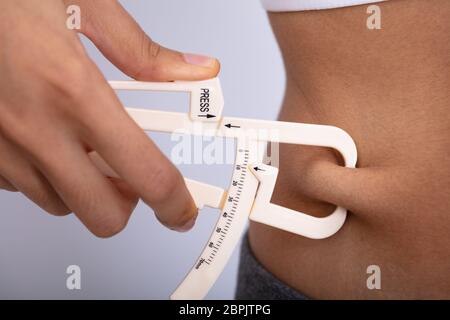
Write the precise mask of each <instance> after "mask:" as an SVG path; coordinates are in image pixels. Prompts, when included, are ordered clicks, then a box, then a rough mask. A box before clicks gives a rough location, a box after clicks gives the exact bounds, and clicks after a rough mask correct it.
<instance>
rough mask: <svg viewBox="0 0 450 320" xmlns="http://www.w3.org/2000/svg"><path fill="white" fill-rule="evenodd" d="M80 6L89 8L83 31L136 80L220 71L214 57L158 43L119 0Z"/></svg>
mask: <svg viewBox="0 0 450 320" xmlns="http://www.w3.org/2000/svg"><path fill="white" fill-rule="evenodd" d="M80 5H81V6H83V7H82V9H81V10H82V12H83V9H84V10H86V11H87V15H86V17H85V19H84V21H82V24H81V28H82V29H81V32H82V33H83V34H84V35H85V36H87V37H88V38H89V39H90V40H91V41H92V42H93V43H94V44H95V45H96V46H97V48H98V49H99V50H100V51H101V52H102V53H103V55H104V56H105V57H106V58H107V59H108V60H110V61H111V62H112V63H113V64H114V65H115V66H116V67H118V68H119V69H120V70H121V71H123V72H124V73H126V74H127V75H128V76H130V77H132V78H134V79H138V80H146V81H172V80H203V79H209V78H213V77H215V76H216V75H217V74H218V72H219V70H220V64H219V62H218V61H217V60H216V59H214V58H210V57H206V56H202V55H195V54H186V53H180V52H177V51H174V50H171V49H168V48H164V47H162V46H160V45H159V44H158V43H156V42H154V41H153V40H152V39H150V37H148V36H147V35H146V34H145V32H144V31H143V30H142V29H141V28H140V26H139V25H138V24H137V23H136V21H135V20H134V19H133V18H132V17H131V16H130V15H129V14H128V12H126V10H125V9H124V8H123V7H122V6H121V5H120V3H119V2H117V1H80Z"/></svg>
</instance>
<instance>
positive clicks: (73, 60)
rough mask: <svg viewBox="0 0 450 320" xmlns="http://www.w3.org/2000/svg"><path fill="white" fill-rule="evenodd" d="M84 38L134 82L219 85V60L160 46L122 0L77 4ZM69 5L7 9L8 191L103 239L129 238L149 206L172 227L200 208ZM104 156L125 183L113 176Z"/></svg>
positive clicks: (2, 100)
mask: <svg viewBox="0 0 450 320" xmlns="http://www.w3.org/2000/svg"><path fill="white" fill-rule="evenodd" d="M70 4H77V5H79V6H80V8H81V30H80V31H81V32H82V33H83V34H85V35H86V36H87V37H88V38H89V39H91V40H92V41H93V42H94V44H95V45H96V46H97V47H98V48H99V49H100V50H101V51H102V52H103V54H104V55H105V56H106V57H107V58H108V59H109V60H110V61H111V62H112V63H114V64H115V65H116V66H117V67H118V68H120V69H121V70H122V71H124V72H125V73H126V74H128V75H129V76H131V77H133V78H136V79H139V80H148V81H169V80H200V79H206V78H211V77H214V76H215V75H216V74H217V73H218V71H219V64H218V62H217V60H215V59H210V58H207V57H203V56H195V55H184V54H181V53H178V52H175V51H172V50H169V49H166V48H163V47H161V46H159V45H158V44H156V43H155V42H153V41H152V40H151V39H150V38H149V37H147V36H146V35H145V33H144V32H143V31H142V30H141V29H140V27H139V26H138V25H137V23H136V22H135V21H134V20H133V19H132V18H131V17H130V16H129V15H128V14H127V12H126V11H125V10H124V9H123V8H122V7H121V6H120V4H119V3H118V2H116V1H104V0H96V1H87V0H79V1H70ZM66 5H69V3H67V4H65V3H64V1H61V0H53V1H52V0H44V1H29V0H15V1H11V0H0V27H1V30H2V32H1V33H0V188H2V189H6V190H10V191H20V192H22V193H23V194H25V195H26V196H27V197H28V198H29V199H31V200H32V201H33V202H35V203H36V204H38V205H39V206H40V207H42V208H43V209H44V210H46V211H48V212H49V213H52V214H55V215H65V214H68V213H69V212H74V213H75V214H76V215H77V217H78V218H79V219H80V220H81V221H82V222H83V223H84V224H85V225H86V227H87V228H88V229H89V230H91V231H92V232H93V233H94V234H95V235H97V236H100V237H108V236H112V235H114V234H115V233H117V232H119V231H120V230H122V229H123V228H124V227H125V225H126V224H127V221H128V219H129V216H130V214H131V212H132V210H133V209H134V207H135V205H136V203H137V199H138V198H142V199H143V200H144V201H145V202H146V203H147V204H148V205H150V206H151V207H152V208H153V209H154V210H155V212H156V214H157V217H158V219H159V220H160V221H161V222H162V223H163V224H165V225H166V226H168V227H170V228H174V229H177V230H187V229H189V228H190V227H192V226H193V224H194V221H195V217H196V215H197V209H196V207H195V205H194V203H193V200H192V198H191V196H190V194H189V192H188V190H187V189H186V186H185V184H184V180H183V178H182V176H181V174H180V173H179V172H178V171H177V170H176V168H175V167H174V166H173V165H172V164H171V163H170V162H169V161H168V159H167V158H166V157H165V156H164V155H163V154H162V153H161V152H160V151H159V150H158V148H157V147H156V146H155V145H154V144H153V143H152V141H151V140H149V138H148V137H147V135H146V134H145V133H144V132H143V131H142V130H141V129H140V128H139V127H138V126H137V125H136V124H135V123H134V121H133V120H132V119H131V118H130V117H129V116H128V114H127V113H126V111H125V110H124V108H123V106H122V105H121V103H120V102H119V100H118V99H117V97H116V95H115V94H114V91H113V90H112V89H111V88H110V86H109V85H108V83H107V82H106V80H105V79H104V77H103V76H102V74H101V73H100V72H99V70H98V69H97V67H96V66H95V65H94V63H93V62H92V61H91V60H90V59H89V58H88V57H87V55H86V53H85V51H84V48H83V46H82V44H81V42H80V40H79V39H78V37H77V35H76V33H75V32H74V31H72V30H68V29H67V27H66V19H67V15H66ZM91 151H96V152H97V153H98V154H99V155H100V156H101V157H102V158H103V159H104V160H105V161H106V162H107V164H108V165H109V166H111V167H112V168H113V169H114V170H115V171H116V172H117V173H118V174H119V176H120V177H122V179H114V178H109V177H106V176H105V175H103V174H102V173H101V172H100V171H99V170H98V169H97V167H96V166H95V165H94V164H93V163H92V161H91V159H90V158H89V156H88V153H89V152H91Z"/></svg>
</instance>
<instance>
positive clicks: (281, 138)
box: [110, 78, 357, 299]
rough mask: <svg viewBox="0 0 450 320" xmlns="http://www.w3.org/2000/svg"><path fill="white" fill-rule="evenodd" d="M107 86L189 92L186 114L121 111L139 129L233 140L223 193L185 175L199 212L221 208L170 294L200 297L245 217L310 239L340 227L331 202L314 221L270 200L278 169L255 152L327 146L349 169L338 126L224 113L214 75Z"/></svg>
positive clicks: (349, 145) (345, 140)
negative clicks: (329, 209) (286, 145)
mask: <svg viewBox="0 0 450 320" xmlns="http://www.w3.org/2000/svg"><path fill="white" fill-rule="evenodd" d="M110 85H111V86H112V88H113V89H116V90H143V91H169V92H175V91H180V92H188V93H189V94H190V111H189V113H180V112H167V111H160V110H147V109H134V108H127V111H128V113H129V114H130V116H131V117H132V118H133V119H134V120H135V121H136V123H137V124H138V125H139V126H140V127H141V128H142V129H143V130H145V131H159V132H168V133H182V134H191V135H201V136H208V137H223V138H235V140H236V144H235V145H236V153H235V154H236V158H235V164H234V170H233V174H232V178H231V182H230V186H229V188H228V190H224V189H222V188H219V187H217V186H213V185H209V184H205V183H202V182H198V181H194V180H190V179H186V178H185V181H186V185H187V187H188V189H189V191H190V193H191V195H192V197H193V199H194V201H195V203H196V205H197V207H198V208H199V209H201V208H203V207H204V206H208V207H212V208H218V209H221V213H220V216H219V218H218V221H217V223H216V225H215V227H214V230H213V231H212V233H211V236H210V237H209V239H208V241H207V242H206V245H205V247H204V249H203V251H202V253H201V254H200V257H199V258H198V260H197V261H196V262H195V264H194V266H193V267H192V269H191V270H190V272H189V273H188V274H187V276H186V277H185V279H184V280H183V282H182V283H181V284H180V285H179V286H178V288H177V289H176V291H175V292H174V293H173V294H172V296H171V299H203V298H204V297H205V296H206V294H207V293H208V291H209V290H210V288H211V287H212V286H213V284H214V282H215V281H216V280H217V278H218V276H219V275H220V273H221V272H222V270H223V268H224V267H225V265H226V263H227V261H228V260H229V258H230V256H231V254H232V253H233V250H234V248H235V247H236V245H237V243H238V242H239V240H240V238H241V236H242V234H243V233H244V228H245V226H246V222H247V221H248V219H250V220H252V221H257V222H259V223H263V224H266V225H269V226H272V227H275V228H279V229H282V230H285V231H288V232H292V233H295V234H298V235H299V236H304V237H308V238H312V239H323V238H326V237H329V236H331V235H333V234H334V233H336V232H337V231H338V230H339V229H340V228H341V227H342V225H343V224H344V222H345V219H346V215H347V210H346V209H345V208H341V207H337V208H336V209H335V211H334V212H333V213H332V214H330V215H329V216H327V217H324V218H317V217H313V216H310V215H308V214H305V213H302V212H298V211H295V210H291V209H288V208H285V207H282V206H279V205H276V204H273V203H271V202H270V200H271V197H272V193H273V190H274V188H275V183H276V179H277V175H278V168H276V167H274V166H271V165H267V164H264V163H263V156H264V154H265V152H262V150H264V148H265V146H266V145H267V142H276V143H290V144H301V145H311V146H320V147H329V148H333V149H335V150H337V151H338V152H339V153H340V154H341V155H342V157H343V159H344V162H345V166H346V167H355V164H356V160H357V152H356V146H355V144H354V142H353V140H352V138H351V137H350V136H349V135H348V134H347V133H346V132H345V131H343V130H342V129H339V128H337V127H333V126H327V125H313V124H304V123H291V122H281V121H267V120H256V119H244V118H232V117H223V116H222V110H223V106H224V99H223V95H222V90H221V87H220V82H219V79H217V78H214V79H210V80H206V81H192V82H190V81H176V82H139V81H110ZM258 132H265V133H267V132H269V133H272V134H257V133H258ZM255 133H256V134H255ZM273 133H275V134H273Z"/></svg>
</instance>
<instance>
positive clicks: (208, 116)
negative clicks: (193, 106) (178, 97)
mask: <svg viewBox="0 0 450 320" xmlns="http://www.w3.org/2000/svg"><path fill="white" fill-rule="evenodd" d="M197 117H203V118H207V119H209V118H215V117H216V116H215V115H213V114H209V113H208V114H199V115H198V116H197Z"/></svg>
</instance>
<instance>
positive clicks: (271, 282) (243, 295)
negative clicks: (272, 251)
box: [235, 234, 309, 300]
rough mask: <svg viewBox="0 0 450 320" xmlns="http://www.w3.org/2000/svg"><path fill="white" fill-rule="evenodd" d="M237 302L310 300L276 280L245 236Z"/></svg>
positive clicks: (240, 263) (240, 261) (236, 296)
mask: <svg viewBox="0 0 450 320" xmlns="http://www.w3.org/2000/svg"><path fill="white" fill-rule="evenodd" d="M235 298H236V299H237V300H257V299H258V300H308V299H309V298H308V297H306V296H305V295H303V294H301V293H300V292H298V291H296V290H294V289H292V288H291V287H289V286H288V285H287V284H285V283H283V282H282V281H280V280H278V279H277V278H275V276H274V275H272V274H271V273H270V272H269V271H267V270H266V269H265V268H264V267H263V266H262V265H261V264H260V263H259V262H258V261H257V260H256V258H255V256H254V255H253V253H252V251H251V249H250V245H249V242H248V235H247V234H246V235H245V236H244V239H243V241H242V246H241V254H240V260H239V272H238V283H237V288H236V294H235Z"/></svg>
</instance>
